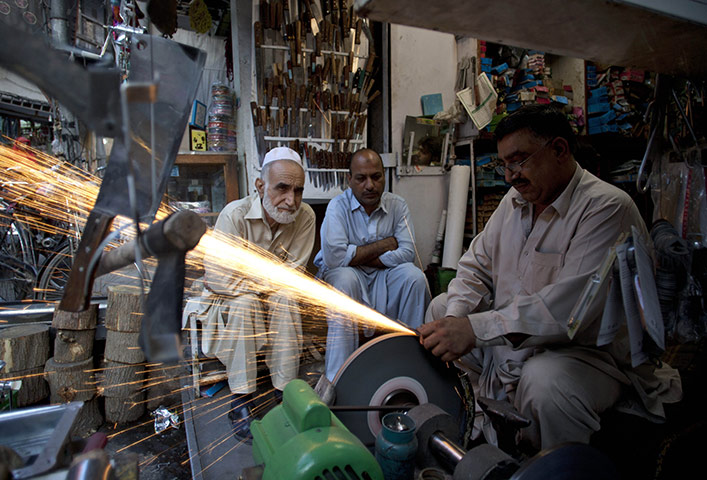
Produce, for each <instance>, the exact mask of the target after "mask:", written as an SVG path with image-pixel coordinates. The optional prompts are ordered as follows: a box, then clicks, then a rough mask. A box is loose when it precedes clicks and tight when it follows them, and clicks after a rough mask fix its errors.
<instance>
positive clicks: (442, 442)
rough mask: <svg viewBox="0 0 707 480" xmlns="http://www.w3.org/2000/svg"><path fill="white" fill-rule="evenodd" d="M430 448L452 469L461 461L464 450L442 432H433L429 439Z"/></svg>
mask: <svg viewBox="0 0 707 480" xmlns="http://www.w3.org/2000/svg"><path fill="white" fill-rule="evenodd" d="M429 444H430V445H429V447H430V449H431V450H432V451H433V452H434V453H435V454H436V456H437V457H438V458H439V459H440V460H441V461H442V463H444V464H445V465H447V466H448V467H450V468H451V469H452V470H454V468H455V467H456V466H457V464H458V463H459V462H461V460H462V458H464V455H465V454H466V452H465V451H464V450H462V449H461V448H460V447H459V446H458V445H457V444H456V443H454V442H452V441H451V440H450V439H449V438H447V437H446V436H445V435H444V434H443V433H442V432H435V433H433V434H432V436H431V437H430V440H429Z"/></svg>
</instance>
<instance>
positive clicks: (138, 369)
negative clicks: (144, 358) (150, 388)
mask: <svg viewBox="0 0 707 480" xmlns="http://www.w3.org/2000/svg"><path fill="white" fill-rule="evenodd" d="M100 376H101V379H100V382H99V383H100V386H101V394H102V395H103V396H104V397H110V398H127V397H130V396H131V395H133V394H134V393H136V392H138V391H140V390H141V389H142V388H143V386H144V380H145V366H144V365H134V364H129V363H119V362H112V361H110V360H106V362H105V366H104V368H103V370H102V372H101V375H100Z"/></svg>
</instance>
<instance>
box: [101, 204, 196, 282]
mask: <svg viewBox="0 0 707 480" xmlns="http://www.w3.org/2000/svg"><path fill="white" fill-rule="evenodd" d="M205 232H206V224H205V223H204V221H203V220H202V219H201V217H199V215H198V214H197V213H195V212H192V211H191V210H181V211H179V212H176V213H173V214H172V215H170V216H169V217H167V218H166V219H165V220H162V221H160V222H157V223H155V224H153V225H151V226H150V227H149V228H148V229H147V230H146V231H145V232H143V235H142V236H141V240H142V239H144V238H147V237H148V236H149V237H152V238H160V239H161V240H163V241H164V242H163V241H159V243H163V244H164V245H167V247H168V248H171V249H173V250H174V251H182V252H186V251H188V250H191V249H192V248H194V247H195V246H196V245H197V244H198V243H199V240H201V237H202V235H204V233H205ZM137 241H138V240H131V241H129V242H128V243H125V244H123V245H121V246H120V247H117V248H114V249H113V250H109V251H107V252H105V253H103V254H102V255H101V260H100V263H99V264H98V268H97V269H96V276H97V277H99V276H101V275H105V274H106V273H110V272H113V271H115V270H118V269H120V268H123V267H125V266H127V265H130V264H131V263H133V262H135V242H137ZM155 243H156V242H147V241H144V240H142V241H140V252H141V254H142V255H143V257H150V256H152V255H154V254H155V253H157V252H155V251H154V250H155V249H156V247H155Z"/></svg>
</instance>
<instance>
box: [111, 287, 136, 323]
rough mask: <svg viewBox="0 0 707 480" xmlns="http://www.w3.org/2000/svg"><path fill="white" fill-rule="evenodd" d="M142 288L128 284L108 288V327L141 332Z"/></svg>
mask: <svg viewBox="0 0 707 480" xmlns="http://www.w3.org/2000/svg"><path fill="white" fill-rule="evenodd" d="M140 300H141V298H140V289H139V288H136V287H130V286H127V285H115V286H112V287H109V288H108V305H107V306H106V328H107V329H108V330H113V331H117V332H139V331H140V325H141V324H142V305H141V302H140Z"/></svg>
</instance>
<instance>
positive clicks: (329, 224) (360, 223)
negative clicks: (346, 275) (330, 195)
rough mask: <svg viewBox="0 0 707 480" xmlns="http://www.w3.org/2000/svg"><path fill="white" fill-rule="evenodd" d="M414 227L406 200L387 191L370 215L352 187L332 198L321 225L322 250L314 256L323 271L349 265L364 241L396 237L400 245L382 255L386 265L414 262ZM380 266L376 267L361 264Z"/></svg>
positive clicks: (365, 242) (365, 243)
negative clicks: (354, 193)
mask: <svg viewBox="0 0 707 480" xmlns="http://www.w3.org/2000/svg"><path fill="white" fill-rule="evenodd" d="M414 235H415V233H414V231H413V226H412V219H411V218H410V211H409V210H408V206H407V203H405V200H404V199H403V198H402V197H401V196H399V195H395V194H393V193H389V192H383V195H382V196H381V201H380V204H379V205H378V207H377V208H376V209H375V210H374V211H373V212H372V213H371V215H370V216H369V215H368V214H367V213H366V210H365V209H364V208H363V206H362V205H361V204H360V203H359V201H358V200H357V199H356V197H355V196H354V195H353V192H352V191H351V189H348V190H346V191H345V192H344V193H342V194H341V195H339V196H337V197H335V198H334V199H332V200H331V201H330V202H329V206H328V207H327V210H326V216H325V217H324V222H323V223H322V228H321V244H322V245H321V250H320V251H319V253H317V256H316V257H315V259H314V265H315V266H316V267H317V268H318V269H319V275H321V274H322V273H323V272H325V271H326V270H328V269H332V268H337V267H346V266H348V265H349V264H350V263H351V260H352V259H353V258H354V256H355V255H356V248H357V247H359V246H361V245H367V244H369V243H373V242H376V241H378V240H382V239H384V238H387V237H395V239H396V240H397V242H398V248H397V249H395V250H392V251H389V252H385V253H384V254H382V255H381V256H380V257H379V258H380V261H381V263H383V265H385V266H386V267H395V266H396V265H400V264H402V263H407V262H414V260H415V247H414V244H413V239H414ZM361 268H363V269H365V270H368V269H370V270H376V269H375V268H373V267H361Z"/></svg>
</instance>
